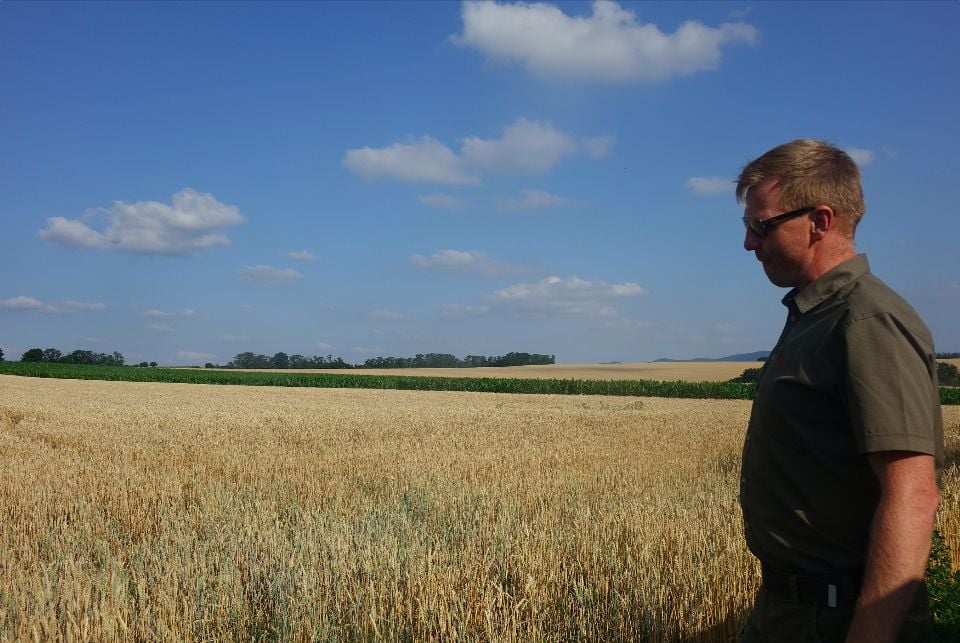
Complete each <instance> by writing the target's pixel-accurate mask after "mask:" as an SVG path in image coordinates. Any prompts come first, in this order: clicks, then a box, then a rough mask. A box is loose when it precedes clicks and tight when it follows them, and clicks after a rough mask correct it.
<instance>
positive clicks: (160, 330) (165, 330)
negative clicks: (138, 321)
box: [147, 324, 174, 333]
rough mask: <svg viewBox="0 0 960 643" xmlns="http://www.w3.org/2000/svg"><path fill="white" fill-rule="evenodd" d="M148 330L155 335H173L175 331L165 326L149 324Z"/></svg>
mask: <svg viewBox="0 0 960 643" xmlns="http://www.w3.org/2000/svg"><path fill="white" fill-rule="evenodd" d="M147 330H152V331H153V332H155V333H172V332H173V330H174V329H173V328H172V327H170V326H164V325H163V324H147Z"/></svg>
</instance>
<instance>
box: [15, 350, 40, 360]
mask: <svg viewBox="0 0 960 643" xmlns="http://www.w3.org/2000/svg"><path fill="white" fill-rule="evenodd" d="M20 361H21V362H42V361H43V349H42V348H31V349H29V350H27V351H26V352H24V354H23V355H21V356H20Z"/></svg>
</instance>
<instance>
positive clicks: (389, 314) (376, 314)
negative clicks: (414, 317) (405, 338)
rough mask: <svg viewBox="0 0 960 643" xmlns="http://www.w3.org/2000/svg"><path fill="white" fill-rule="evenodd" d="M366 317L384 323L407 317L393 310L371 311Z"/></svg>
mask: <svg viewBox="0 0 960 643" xmlns="http://www.w3.org/2000/svg"><path fill="white" fill-rule="evenodd" d="M367 317H369V318H370V319H382V320H384V321H395V320H398V319H407V316H406V315H404V314H403V313H398V312H396V311H394V310H371V311H370V312H368V313H367Z"/></svg>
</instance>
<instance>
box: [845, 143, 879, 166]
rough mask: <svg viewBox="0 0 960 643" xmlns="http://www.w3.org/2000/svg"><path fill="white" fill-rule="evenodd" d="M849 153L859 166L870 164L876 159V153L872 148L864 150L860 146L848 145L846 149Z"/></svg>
mask: <svg viewBox="0 0 960 643" xmlns="http://www.w3.org/2000/svg"><path fill="white" fill-rule="evenodd" d="M844 152H846V153H847V154H849V155H850V158H852V159H853V160H854V162H855V163H856V164H857V165H859V166H861V167H862V166H865V165H870V164H871V163H873V161H874V158H875V157H874V155H873V151H872V150H864V149H861V148H859V147H848V148H847V149H845V150H844Z"/></svg>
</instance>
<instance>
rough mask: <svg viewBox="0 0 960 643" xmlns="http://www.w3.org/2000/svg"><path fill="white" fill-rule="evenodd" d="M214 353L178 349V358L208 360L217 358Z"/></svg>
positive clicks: (196, 360)
mask: <svg viewBox="0 0 960 643" xmlns="http://www.w3.org/2000/svg"><path fill="white" fill-rule="evenodd" d="M215 357H216V355H214V354H213V353H196V352H194V351H177V359H182V360H188V361H191V362H208V361H210V360H212V359H213V358H215Z"/></svg>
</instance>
